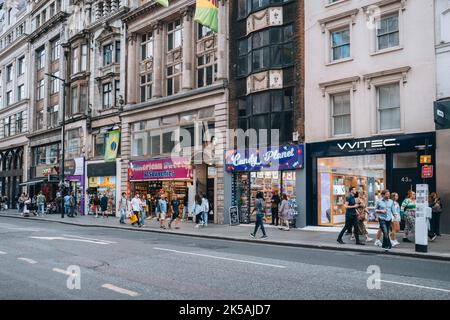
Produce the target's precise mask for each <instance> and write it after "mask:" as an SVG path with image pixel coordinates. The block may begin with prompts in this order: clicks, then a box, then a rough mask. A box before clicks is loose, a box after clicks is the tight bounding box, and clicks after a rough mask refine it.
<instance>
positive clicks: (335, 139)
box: [328, 133, 355, 141]
mask: <svg viewBox="0 0 450 320" xmlns="http://www.w3.org/2000/svg"><path fill="white" fill-rule="evenodd" d="M354 137H355V136H354V135H353V134H351V133H350V134H341V135H334V136H329V137H328V140H332V141H337V140H342V139H353V138H354Z"/></svg>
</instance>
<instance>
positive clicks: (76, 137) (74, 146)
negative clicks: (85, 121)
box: [67, 129, 81, 157]
mask: <svg viewBox="0 0 450 320" xmlns="http://www.w3.org/2000/svg"><path fill="white" fill-rule="evenodd" d="M80 141H81V138H80V129H74V130H69V131H67V154H68V155H69V157H71V156H73V157H78V156H80V154H81V144H80Z"/></svg>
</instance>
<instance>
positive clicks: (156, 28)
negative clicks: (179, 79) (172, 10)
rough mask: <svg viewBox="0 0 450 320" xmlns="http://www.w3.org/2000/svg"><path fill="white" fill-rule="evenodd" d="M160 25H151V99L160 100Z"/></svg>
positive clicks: (161, 80)
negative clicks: (152, 40) (152, 46)
mask: <svg viewBox="0 0 450 320" xmlns="http://www.w3.org/2000/svg"><path fill="white" fill-rule="evenodd" d="M162 26H163V25H162V23H161V22H160V21H157V22H156V23H155V24H153V25H152V30H153V36H154V41H155V42H154V48H153V78H154V81H153V98H161V97H162V96H163V94H162V93H163V86H162V84H163V67H162V66H163V65H164V61H163V41H162V40H163V35H162V34H163V28H162Z"/></svg>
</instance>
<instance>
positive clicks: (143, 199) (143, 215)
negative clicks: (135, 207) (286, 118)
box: [141, 194, 147, 226]
mask: <svg viewBox="0 0 450 320" xmlns="http://www.w3.org/2000/svg"><path fill="white" fill-rule="evenodd" d="M146 210H147V199H146V197H145V194H142V196H141V226H143V225H144V223H145V218H146V217H147V214H146V212H147V211H146Z"/></svg>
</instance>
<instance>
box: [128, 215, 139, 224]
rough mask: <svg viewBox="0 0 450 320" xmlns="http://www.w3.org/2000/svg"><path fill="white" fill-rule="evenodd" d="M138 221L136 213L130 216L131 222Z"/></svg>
mask: <svg viewBox="0 0 450 320" xmlns="http://www.w3.org/2000/svg"><path fill="white" fill-rule="evenodd" d="M137 221H138V218H137V217H136V215H135V214H132V215H131V217H130V223H131V224H134V223H136V222H137Z"/></svg>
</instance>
